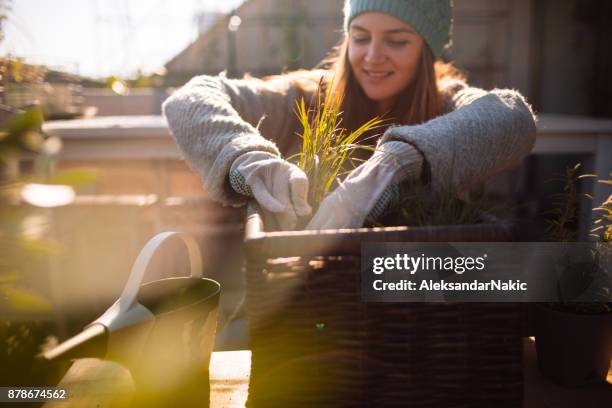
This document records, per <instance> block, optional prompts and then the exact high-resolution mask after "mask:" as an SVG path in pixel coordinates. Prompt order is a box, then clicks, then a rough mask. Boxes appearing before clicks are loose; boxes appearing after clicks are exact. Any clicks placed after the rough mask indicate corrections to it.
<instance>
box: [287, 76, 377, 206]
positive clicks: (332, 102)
mask: <svg viewBox="0 0 612 408" xmlns="http://www.w3.org/2000/svg"><path fill="white" fill-rule="evenodd" d="M333 83H334V80H333V78H332V80H331V81H330V83H329V85H328V86H327V90H326V91H323V90H322V88H323V79H322V80H321V82H320V83H319V88H318V91H317V97H316V106H314V107H307V106H306V102H305V101H304V98H302V99H301V101H300V102H298V103H297V108H296V114H297V117H298V119H299V121H300V124H301V126H302V133H301V134H300V135H299V136H300V137H301V138H302V149H301V152H300V153H297V154H295V155H293V156H291V157H290V158H289V160H291V161H293V162H295V164H296V165H297V166H298V167H299V168H300V169H302V170H303V171H304V173H306V175H307V176H308V180H309V183H310V190H309V201H310V204H311V205H312V206H313V210H315V211H316V209H317V208H318V207H319V204H320V203H321V201H323V199H324V198H325V196H326V195H327V194H328V193H329V192H330V191H331V190H332V189H333V188H334V187H335V186H336V184H337V181H338V178H339V177H341V176H343V175H344V174H345V172H344V170H345V169H347V165H349V167H352V168H354V167H355V163H354V161H355V160H354V158H353V154H354V153H355V151H356V150H357V149H365V150H369V151H374V150H375V149H374V148H373V147H371V146H364V145H360V144H358V143H357V140H358V139H359V138H360V137H361V136H362V135H364V134H366V133H367V132H369V131H371V130H374V129H376V128H379V127H381V126H382V125H383V124H384V123H385V121H384V120H382V119H380V118H378V117H375V118H373V119H370V120H369V121H367V122H365V123H364V124H363V125H361V127H359V128H358V129H357V130H355V131H352V132H350V131H348V130H347V129H345V128H343V127H342V126H341V124H342V111H341V109H342V101H343V98H344V96H343V95H339V94H336V93H334V92H332V89H333Z"/></svg>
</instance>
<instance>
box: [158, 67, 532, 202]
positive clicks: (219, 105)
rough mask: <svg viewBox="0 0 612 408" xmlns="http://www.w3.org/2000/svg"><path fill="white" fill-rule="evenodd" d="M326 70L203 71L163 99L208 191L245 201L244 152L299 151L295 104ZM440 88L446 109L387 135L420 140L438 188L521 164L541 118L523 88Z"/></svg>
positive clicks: (464, 185)
mask: <svg viewBox="0 0 612 408" xmlns="http://www.w3.org/2000/svg"><path fill="white" fill-rule="evenodd" d="M323 74H324V72H323V71H305V72H303V73H293V74H290V75H284V76H278V77H275V78H274V79H272V80H268V81H264V80H260V79H255V78H248V79H240V80H233V79H227V78H226V77H225V76H224V75H222V74H221V75H219V76H206V75H202V76H198V77H195V78H193V79H192V80H191V81H189V82H188V83H187V84H186V85H185V86H183V87H182V88H180V89H179V90H177V91H176V92H175V93H174V94H173V95H172V96H170V97H169V98H168V99H167V100H166V101H165V102H164V104H163V112H164V115H165V116H166V119H167V121H168V125H169V126H170V130H171V131H172V134H173V135H174V137H175V139H176V142H177V144H178V146H179V148H180V150H181V152H182V154H183V156H184V158H185V160H186V161H187V163H188V164H189V165H190V167H191V168H192V169H193V170H194V171H196V172H197V173H198V174H199V175H200V177H201V178H202V180H203V181H204V188H205V189H206V191H207V192H208V194H209V195H210V197H212V198H213V199H215V200H217V201H220V202H221V203H223V204H226V205H242V204H244V202H245V201H246V198H245V197H244V196H241V195H239V194H237V193H235V192H234V191H233V190H232V188H231V187H230V185H229V182H228V174H229V170H230V167H231V165H232V163H233V161H234V160H235V159H236V158H237V157H238V156H240V155H241V154H243V153H245V152H248V151H253V150H261V151H267V152H270V153H273V154H276V155H281V153H282V155H283V156H285V155H288V154H291V153H295V152H296V149H297V148H298V146H299V144H300V142H301V140H300V138H299V136H298V135H297V134H296V132H297V131H299V130H300V129H299V128H298V122H297V120H296V115H295V113H294V111H295V103H296V101H298V100H299V99H300V98H301V97H302V96H305V97H306V98H308V97H309V96H311V95H309V94H308V93H307V91H303V89H304V88H306V89H309V86H308V85H311V86H310V88H311V89H313V90H314V88H315V86H314V85H316V84H317V82H318V80H319V78H320V77H321V76H322V75H323ZM298 83H300V84H301V86H298ZM305 84H306V85H305ZM441 92H442V95H443V97H444V100H445V107H446V112H447V113H446V114H445V115H443V116H440V117H438V118H436V119H433V120H431V121H429V122H427V123H424V124H422V125H417V126H399V127H393V128H390V129H388V130H387V132H385V134H384V135H383V136H382V140H381V141H383V142H384V141H387V140H403V141H406V142H408V143H411V144H412V145H413V146H415V147H416V148H417V149H418V150H419V151H420V152H421V153H422V154H423V157H424V158H425V160H426V162H427V164H428V165H429V169H430V172H431V180H430V181H431V183H432V186H433V187H434V188H446V187H449V183H452V186H454V187H455V188H456V189H458V191H464V190H466V189H469V188H470V187H471V186H473V185H475V184H477V183H480V182H483V181H485V180H487V179H488V178H490V177H492V176H493V175H495V174H497V173H499V172H502V171H504V170H507V169H510V168H512V167H514V166H516V165H517V164H519V162H520V161H521V160H522V159H523V158H524V157H525V156H526V155H527V154H528V153H529V152H530V151H531V149H532V147H533V144H534V141H535V130H536V129H535V117H534V115H533V112H532V111H531V108H530V107H529V105H528V104H527V103H526V102H525V100H524V99H523V97H522V96H521V95H520V94H519V93H518V92H516V91H513V90H500V89H495V90H493V91H490V92H486V91H484V90H482V89H478V88H472V87H468V86H467V85H466V84H465V83H463V82H459V81H450V82H447V83H443V84H441ZM262 118H263V119H262ZM285 157H286V156H285Z"/></svg>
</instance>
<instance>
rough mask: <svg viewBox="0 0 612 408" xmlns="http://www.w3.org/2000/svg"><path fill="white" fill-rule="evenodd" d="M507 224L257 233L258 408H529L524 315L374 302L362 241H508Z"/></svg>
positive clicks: (498, 308) (251, 311) (252, 241)
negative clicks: (364, 297) (364, 273)
mask: <svg viewBox="0 0 612 408" xmlns="http://www.w3.org/2000/svg"><path fill="white" fill-rule="evenodd" d="M512 236H513V233H512V228H510V227H509V226H508V225H499V224H497V225H496V224H481V225H469V226H449V227H427V228H420V227H419V228H407V227H394V228H379V229H356V230H340V231H330V232H312V231H301V232H264V228H263V221H262V216H261V215H260V214H259V212H258V211H257V208H256V207H255V206H251V208H250V210H249V212H248V219H247V225H246V252H247V255H246V256H247V303H246V306H247V310H248V317H249V322H250V336H251V350H252V366H251V379H250V389H249V400H248V406H251V407H277V406H280V407H297V406H303V407H322V406H333V407H345V406H346V407H350V406H369V407H370V406H372V407H395V406H397V407H406V406H410V407H442V406H443V407H491V406H495V407H520V406H522V395H523V386H522V362H521V359H522V348H521V345H522V343H521V339H520V334H521V320H522V319H521V308H520V306H519V305H516V304H502V303H499V304H492V303H471V304H467V303H363V302H362V301H361V297H360V296H361V294H360V290H361V287H360V279H361V278H360V252H361V242H362V241H368V242H406V241H413V242H487V241H509V240H511V238H512Z"/></svg>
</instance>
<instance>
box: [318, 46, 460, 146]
mask: <svg viewBox="0 0 612 408" xmlns="http://www.w3.org/2000/svg"><path fill="white" fill-rule="evenodd" d="M348 43H349V40H348V36H346V35H345V37H344V39H343V40H342V42H341V43H340V45H338V46H337V47H335V49H334V52H333V54H332V55H331V56H330V57H328V58H327V59H325V60H324V61H323V62H322V63H321V66H322V67H327V68H328V69H329V70H330V71H331V73H332V74H333V78H334V82H333V89H332V91H333V92H338V93H339V94H341V95H342V94H343V95H344V100H343V106H342V111H343V120H342V127H344V128H346V129H348V130H354V129H357V128H358V127H359V126H361V125H362V124H363V123H364V122H366V121H368V120H369V119H371V118H373V117H376V116H379V112H378V108H377V104H376V102H374V101H372V100H371V99H370V98H368V96H367V95H366V94H365V92H364V91H363V89H362V88H361V86H360V85H359V83H358V82H357V79H356V78H355V75H354V74H353V70H352V68H351V65H350V63H349V59H348ZM451 78H453V79H465V78H464V75H463V74H462V73H461V72H459V70H457V69H456V68H455V67H454V66H453V65H452V64H450V63H444V62H442V61H437V62H434V57H433V54H432V52H431V50H430V49H429V47H428V46H426V45H424V46H423V52H422V54H421V56H420V62H419V67H418V69H417V72H416V75H415V79H414V80H413V81H412V83H411V84H410V85H408V86H407V87H406V89H404V90H403V91H402V92H401V93H400V95H399V96H398V98H397V100H396V102H395V104H394V106H393V108H392V109H391V111H390V112H388V113H386V114H385V116H384V119H386V122H387V123H388V125H392V124H396V125H416V124H420V123H425V122H427V121H429V120H431V119H433V118H435V117H437V116H440V115H441V114H443V113H444V112H443V101H442V97H441V94H440V90H439V87H438V85H439V83H440V81H442V80H446V79H451ZM383 130H384V129H383ZM376 133H378V134H380V133H381V129H378V130H377V132H376ZM366 136H367V137H370V136H373V135H366ZM368 144H375V142H374V141H370V142H369V143H368Z"/></svg>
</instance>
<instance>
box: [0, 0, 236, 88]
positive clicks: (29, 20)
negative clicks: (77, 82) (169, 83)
mask: <svg viewBox="0 0 612 408" xmlns="http://www.w3.org/2000/svg"><path fill="white" fill-rule="evenodd" d="M4 1H6V0H4ZM242 1H243V0H9V3H10V4H11V5H10V8H11V9H10V11H9V13H8V21H7V23H6V24H5V39H4V41H3V42H2V43H1V44H0V55H7V54H8V55H11V56H15V57H23V58H25V59H26V61H30V62H32V63H40V64H45V65H48V66H50V67H52V68H58V69H62V70H65V71H70V72H74V73H78V74H81V75H85V76H89V77H94V78H100V77H107V76H110V75H115V76H119V77H124V78H127V77H130V76H133V75H134V74H135V73H136V72H137V71H138V70H139V69H140V70H142V71H143V72H145V73H152V72H155V71H156V70H158V69H159V68H160V67H162V66H163V65H164V64H165V63H166V62H167V61H169V60H170V59H171V58H172V57H174V56H175V55H176V54H178V53H179V52H180V51H181V50H183V49H184V48H185V47H186V46H187V45H189V44H190V43H191V42H192V41H193V40H195V38H196V37H197V33H198V30H197V25H196V22H195V16H196V14H197V13H198V12H202V11H210V12H229V11H231V10H232V9H233V8H235V7H237V6H238V5H239V4H240V3H242Z"/></svg>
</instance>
